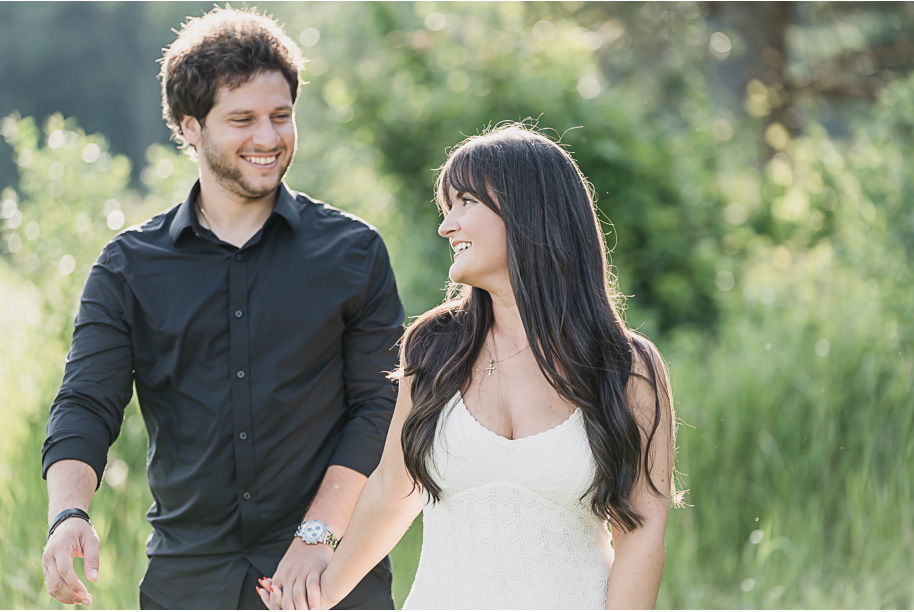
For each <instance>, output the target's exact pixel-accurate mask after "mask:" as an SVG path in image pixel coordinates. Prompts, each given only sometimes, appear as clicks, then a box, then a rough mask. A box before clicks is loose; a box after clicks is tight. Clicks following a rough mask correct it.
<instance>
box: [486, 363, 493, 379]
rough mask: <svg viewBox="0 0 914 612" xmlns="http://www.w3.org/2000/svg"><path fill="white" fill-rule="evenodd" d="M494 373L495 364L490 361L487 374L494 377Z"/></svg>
mask: <svg viewBox="0 0 914 612" xmlns="http://www.w3.org/2000/svg"><path fill="white" fill-rule="evenodd" d="M494 371H495V362H494V361H492V360H491V359H490V360H489V367H487V368H486V372H488V373H489V374H488V376H492V372H494Z"/></svg>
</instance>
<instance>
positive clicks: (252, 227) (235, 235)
mask: <svg viewBox="0 0 914 612" xmlns="http://www.w3.org/2000/svg"><path fill="white" fill-rule="evenodd" d="M220 187H221V186H219V185H215V186H213V185H207V184H206V183H205V182H204V181H203V180H201V181H200V193H199V194H198V195H197V200H196V202H195V203H194V208H195V213H196V215H197V220H198V221H199V222H200V224H201V225H203V227H206V228H208V229H209V230H210V231H212V232H213V233H214V234H216V236H217V237H218V238H219V239H220V240H222V241H224V242H227V243H229V244H232V245H235V246H236V247H239V248H240V247H242V246H244V245H245V244H246V243H247V242H248V240H250V239H251V237H253V236H254V234H256V233H257V232H258V231H260V228H262V227H263V224H264V223H265V222H266V220H267V219H268V218H269V216H270V213H272V212H273V207H274V205H275V204H276V199H277V198H278V197H279V188H277V189H276V190H275V191H274V192H273V193H271V194H270V195H267V196H265V197H263V198H257V199H254V198H245V197H242V196H239V195H237V194H233V193H228V192H226V190H224V189H221V188H220Z"/></svg>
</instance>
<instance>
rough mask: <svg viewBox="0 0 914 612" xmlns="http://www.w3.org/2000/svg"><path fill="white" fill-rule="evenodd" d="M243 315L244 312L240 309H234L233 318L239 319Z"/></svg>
mask: <svg viewBox="0 0 914 612" xmlns="http://www.w3.org/2000/svg"><path fill="white" fill-rule="evenodd" d="M243 316H244V312H243V311H241V310H236V311H235V318H236V319H240V318H241V317H243Z"/></svg>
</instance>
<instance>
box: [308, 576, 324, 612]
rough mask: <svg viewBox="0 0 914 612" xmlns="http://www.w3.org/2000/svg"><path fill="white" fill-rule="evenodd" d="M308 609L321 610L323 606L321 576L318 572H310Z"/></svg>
mask: <svg viewBox="0 0 914 612" xmlns="http://www.w3.org/2000/svg"><path fill="white" fill-rule="evenodd" d="M307 586H308V609H309V610H319V609H320V607H321V576H320V574H318V573H317V572H311V573H310V574H308V579H307Z"/></svg>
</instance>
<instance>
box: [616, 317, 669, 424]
mask: <svg viewBox="0 0 914 612" xmlns="http://www.w3.org/2000/svg"><path fill="white" fill-rule="evenodd" d="M629 341H630V343H631V353H632V357H631V371H630V374H629V377H628V382H627V384H626V395H627V396H628V401H629V404H630V406H631V407H632V408H633V409H634V410H633V412H634V413H635V417H636V418H638V419H639V420H641V419H642V418H643V417H644V416H645V415H644V414H641V413H642V412H645V413H647V414H650V415H651V416H654V413H655V406H657V407H659V406H664V408H665V409H666V407H667V406H670V405H672V397H671V395H672V393H671V388H670V387H671V385H670V380H669V370H668V369H667V365H666V362H665V361H664V359H663V356H662V355H661V354H660V351H659V350H658V349H657V347H656V345H655V344H654V343H653V342H651V341H650V340H649V339H648V338H647V337H646V336H644V335H642V334H640V333H638V332H636V331H631V332H629ZM651 420H652V419H651Z"/></svg>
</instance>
